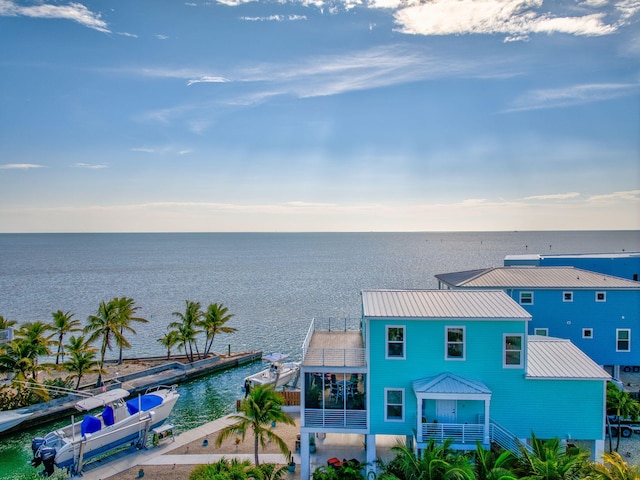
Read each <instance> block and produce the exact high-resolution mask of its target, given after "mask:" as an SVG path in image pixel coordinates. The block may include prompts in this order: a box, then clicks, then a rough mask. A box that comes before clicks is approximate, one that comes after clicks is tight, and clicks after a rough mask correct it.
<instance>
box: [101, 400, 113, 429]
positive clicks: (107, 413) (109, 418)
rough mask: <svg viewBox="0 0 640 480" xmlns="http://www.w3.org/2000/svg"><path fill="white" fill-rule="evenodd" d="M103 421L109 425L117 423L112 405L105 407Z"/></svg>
mask: <svg viewBox="0 0 640 480" xmlns="http://www.w3.org/2000/svg"><path fill="white" fill-rule="evenodd" d="M102 421H103V422H104V424H105V425H106V426H107V427H108V426H110V425H113V424H114V423H115V418H114V415H113V407H112V406H111V405H107V406H106V407H104V412H102Z"/></svg>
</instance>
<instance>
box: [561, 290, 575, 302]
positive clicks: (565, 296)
mask: <svg viewBox="0 0 640 480" xmlns="http://www.w3.org/2000/svg"><path fill="white" fill-rule="evenodd" d="M562 301H563V302H573V292H562Z"/></svg>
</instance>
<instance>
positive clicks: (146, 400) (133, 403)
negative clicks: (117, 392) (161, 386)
mask: <svg viewBox="0 0 640 480" xmlns="http://www.w3.org/2000/svg"><path fill="white" fill-rule="evenodd" d="M161 403H162V397H159V396H158V395H141V396H140V397H139V399H138V398H134V399H133V400H129V401H127V410H129V415H133V414H134V413H138V405H140V408H141V410H142V411H143V412H146V411H147V410H151V409H152V408H153V407H157V406H158V405H160V404H161Z"/></svg>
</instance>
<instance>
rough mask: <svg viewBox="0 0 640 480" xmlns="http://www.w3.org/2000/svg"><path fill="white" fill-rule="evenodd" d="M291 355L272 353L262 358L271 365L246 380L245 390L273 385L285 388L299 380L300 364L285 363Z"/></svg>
mask: <svg viewBox="0 0 640 480" xmlns="http://www.w3.org/2000/svg"><path fill="white" fill-rule="evenodd" d="M288 356H289V355H287V354H284V353H272V354H270V355H265V356H264V357H262V358H263V359H264V360H266V361H268V362H269V363H270V365H269V368H265V369H264V370H261V371H260V372H258V373H254V374H253V375H250V376H248V377H246V378H245V379H244V388H245V389H246V388H247V386H249V387H250V388H253V387H257V386H258V385H273V386H274V387H275V388H277V387H283V386H285V385H287V384H288V383H290V382H292V381H293V380H294V379H297V376H298V373H299V371H300V362H283V361H282V360H284V359H285V358H287V357H288Z"/></svg>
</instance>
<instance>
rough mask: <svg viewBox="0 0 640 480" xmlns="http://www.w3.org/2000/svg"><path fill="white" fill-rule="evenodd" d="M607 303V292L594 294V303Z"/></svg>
mask: <svg viewBox="0 0 640 480" xmlns="http://www.w3.org/2000/svg"><path fill="white" fill-rule="evenodd" d="M599 295H602V299H599V298H598V296H599ZM606 301H607V292H596V303H604V302H606Z"/></svg>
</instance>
